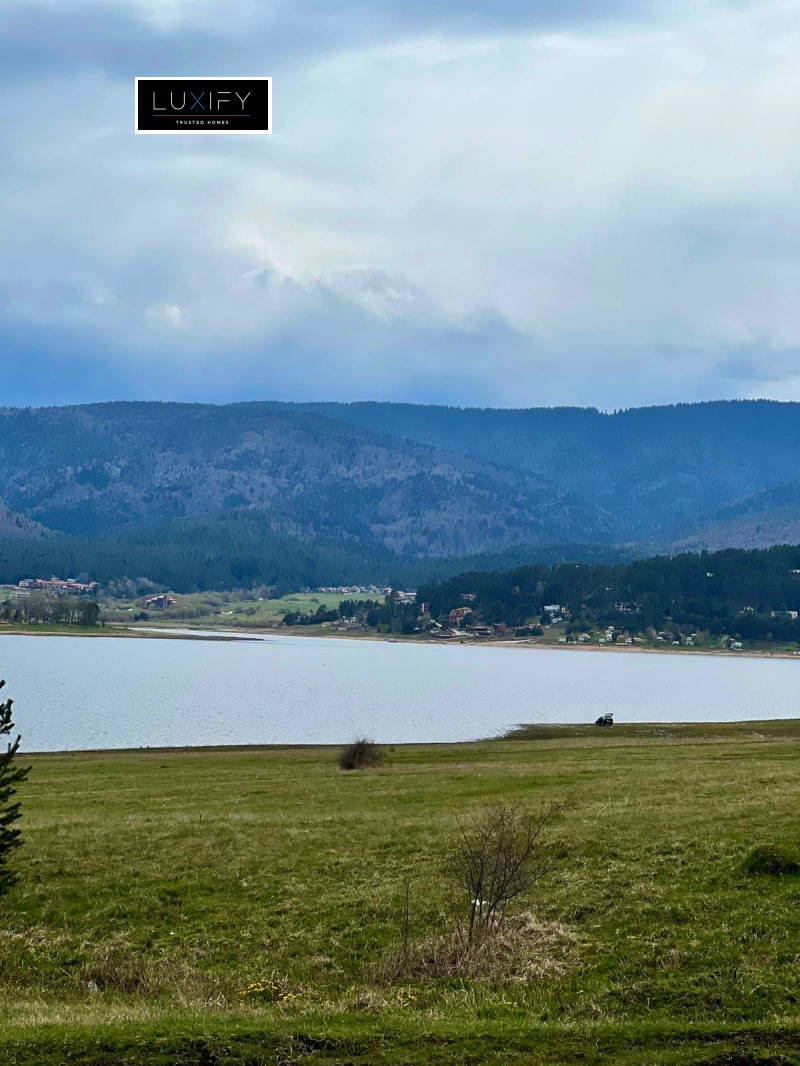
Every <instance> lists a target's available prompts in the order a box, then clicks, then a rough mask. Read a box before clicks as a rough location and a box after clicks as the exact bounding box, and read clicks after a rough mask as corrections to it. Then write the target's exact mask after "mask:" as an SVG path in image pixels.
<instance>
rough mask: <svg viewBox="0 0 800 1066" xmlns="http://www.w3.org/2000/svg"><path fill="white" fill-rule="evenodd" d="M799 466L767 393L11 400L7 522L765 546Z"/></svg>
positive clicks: (426, 538) (448, 552) (399, 547)
mask: <svg viewBox="0 0 800 1066" xmlns="http://www.w3.org/2000/svg"><path fill="white" fill-rule="evenodd" d="M798 469H800V405H798V404H785V403H774V402H771V401H770V402H767V401H735V402H718V403H708V404H684V405H677V406H674V407H658V408H643V409H638V410H628V411H619V412H614V413H613V414H604V413H601V412H599V411H596V410H591V409H579V408H555V409H548V408H533V409H529V410H494V409H460V408H448V407H435V406H414V405H404V404H384V403H367V404H365V403H356V404H282V403H271V402H257V403H245V404H229V405H222V406H216V405H213V404H182V403H106V404H87V405H84V406H77V407H52V408H41V409H11V408H6V409H3V410H0V519H1V520H0V534H2V533H3V531H4V529H5V530H6V531H7V532H8V533H9V534H11V533H19V534H20V535H22V536H29V537H33V536H39V535H42V534H43V532H46V529H47V528H49V529H51V530H56V531H58V532H62V533H66V534H68V535H71V536H95V535H103V536H110V535H116V534H119V533H120V532H122V531H123V530H128V529H131V530H132V529H136V528H139V527H142V526H147V525H151V526H153V525H157V524H158V523H164V522H168V521H171V520H174V519H187V518H188V519H191V518H203V517H206V516H218V515H225V514H227V513H228V512H230V511H234V510H235V511H239V510H244V511H249V512H259V513H262V514H264V515H267V516H269V523H268V528H269V531H270V533H271V534H273V535H276V536H285V537H287V538H290V539H292V540H299V541H303V542H307V543H312V542H318V541H323V540H325V541H331V542H338V543H342V544H347V545H348V546H350V545H352V543H353V542H358V543H360V544H363V545H365V546H367V550H368V551H371V550H372V548H373V546H374V545H379V546H382V547H383V548H386V549H389V550H391V551H393V552H396V553H401V554H402V555H403V556H409V555H410V556H411V557H412V558H417V557H419V558H423V557H446V556H458V555H462V556H465V555H481V554H485V553H487V552H500V551H504V550H506V549H508V548H511V547H513V546H515V545H527V544H542V545H544V544H552V543H559V542H565V541H566V542H568V541H573V542H576V543H587V542H591V543H606V544H632V543H635V544H637V545H639V550H640V552H644V551H647V552H648V553H649V552H652V551H657V550H664V549H671V548H672V547H673V546H675V545H678V546H679V547H680V546H687V547H692V548H701V547H703V546H710V547H724V546H753V547H761V546H766V545H768V544H770V543H780V542H794V541H797V540H800V536H799V535H798V530H800V492H798V489H797V484H798V481H797V473H796V472H797V470H798ZM3 516H5V517H3ZM36 523H39V525H37V524H36ZM43 527H45V528H44V529H43Z"/></svg>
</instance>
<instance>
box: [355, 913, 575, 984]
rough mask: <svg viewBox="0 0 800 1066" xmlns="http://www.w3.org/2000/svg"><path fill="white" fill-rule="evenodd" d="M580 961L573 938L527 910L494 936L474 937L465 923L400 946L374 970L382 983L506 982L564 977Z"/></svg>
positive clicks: (507, 920)
mask: <svg viewBox="0 0 800 1066" xmlns="http://www.w3.org/2000/svg"><path fill="white" fill-rule="evenodd" d="M575 958H576V945H575V938H574V937H573V935H572V934H571V933H570V932H569V931H568V930H567V929H565V928H564V927H563V926H562V925H559V923H558V922H537V921H536V919H535V918H534V917H533V915H531V914H529V913H528V912H527V911H526V912H523V913H522V914H518V915H515V916H514V917H511V918H502V919H499V920H498V921H497V922H496V924H495V926H494V929H493V932H492V935H491V936H483V937H480V938H478V937H473V938H472V939H471V940H470V938H469V932H468V929H467V927H466V926H465V925H459V926H456V927H455V928H454V929H452V930H450V931H449V932H447V933H442V934H439V935H437V936H430V937H428V938H426V939H424V940H420V941H418V942H415V943H412V944H410V945H405V946H398V947H397V948H395V949H394V950H393V951H391V952H390V953H389V954H388V955H387V956H386V957H385V958H384V959H382V960H381V962H380V963H379V964H378V965H377V966H375V967H374V969H373V970H372V972H371V974H370V977H371V978H372V980H374V981H375V982H376V983H378V984H395V983H397V982H398V981H401V982H402V981H416V980H436V979H441V978H463V979H464V980H471V981H486V982H490V983H498V984H499V983H503V982H507V981H519V982H524V981H532V980H535V979H538V978H542V977H546V976H549V975H557V974H560V973H563V972H564V971H565V970H566V969H568V968H569V966H570V964H571V963H572V962H573V961H574V959H575Z"/></svg>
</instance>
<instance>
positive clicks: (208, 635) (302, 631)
mask: <svg viewBox="0 0 800 1066" xmlns="http://www.w3.org/2000/svg"><path fill="white" fill-rule="evenodd" d="M308 628H310V627H305V626H303V627H300V626H298V627H291V628H288V629H272V628H270V629H266V628H262V629H259V628H248V627H245V626H242V627H236V628H235V629H233V628H231V629H224V628H220V629H218V630H213V631H211V630H208V629H207V628H206V627H205V626H200V625H197V626H195V625H192V623H191V622H187V623H183V622H181V623H176V624H175V625H170V624H168V623H165V624H162V625H158V624H157V623H149V624H148V625H147V626H146V627H145V626H141V627H139V626H136V625H125V624H123V623H110V624H108V625H107V626H103V627H102V628H101V627H92V628H84V627H79V626H64V627H63V628H61V629H56V628H44V627H43V628H34V627H31V628H27V627H24V626H19V625H16V626H12V625H9V626H6V625H0V637H2V636H3V635H7V636H26V637H27V636H33V637H127V638H136V639H147V638H150V639H153V640H207V641H237V640H238V641H248V640H250V641H252V640H253V638H254V637H257V638H258V637H260V638H262V639H264V640H269V639H283V638H286V637H299V638H301V639H306V638H309V637H316V638H318V639H324V640H353V641H365V642H366V641H369V642H373V643H384V644H416V645H419V646H421V645H425V646H427V647H430V646H432V645H441V646H443V647H462V648H463V647H472V648H522V649H530V650H544V651H566V652H569V651H592V652H603V653H612V654H615V653H616V654H619V653H623V654H627V653H633V654H636V653H639V654H641V653H645V654H651V655H706V656H726V657H728V658H733V659H741V658H751V659H798V658H800V649H798V651H787V650H785V649H784V650H782V651H769V650H768V649H766V648H741V649H739V650H733V649H731V648H700V647H695V648H686V647H680V648H676V647H673V646H672V645H670V646H668V647H665V646H660V645H647V646H643V645H641V644H638V645H637V644H633V645H630V644H606V645H603V646H602V647H601V646H599V645H597V644H578V643H574V644H559V643H550V642H547V641H544V642H542V641H537V640H535V639H531V638H529V637H522V638H519V639H518V640H513V639H503V640H487V639H485V638H484V639H481V638H471V639H470V638H464V639H455V640H437V639H436V638H433V637H428V638H423V639H421V638H420V637H416V636H410V635H404V634H396V635H392V636H386V635H384V634H381V633H348V632H346V631H345V632H339V631H335V632H334V631H331V630H314V631H313V632H308ZM193 630H194V631H195V632H192V631H193Z"/></svg>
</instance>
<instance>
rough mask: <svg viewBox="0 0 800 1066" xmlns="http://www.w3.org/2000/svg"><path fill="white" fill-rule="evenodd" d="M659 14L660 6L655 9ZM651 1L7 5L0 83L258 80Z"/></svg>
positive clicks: (640, 12)
mask: <svg viewBox="0 0 800 1066" xmlns="http://www.w3.org/2000/svg"><path fill="white" fill-rule="evenodd" d="M660 10H661V12H662V13H663V12H664V10H665V8H664V5H662V6H661V8H660ZM658 11H659V6H658V5H656V4H654V3H653V2H652V0H564V2H558V0H547V2H542V0H539V2H535V3H525V2H522V0H495V2H494V3H486V2H482V0H466V2H464V0H462V2H442V0H433V2H426V0H412V2H409V3H402V2H400V0H391V2H390V0H382V2H380V0H378V2H370V0H365V2H363V3H349V4H338V5H336V6H334V5H332V4H330V3H328V2H323V0H306V2H303V0H298V2H295V3H293V2H291V0H287V2H284V3H281V4H277V5H275V4H269V5H268V4H264V5H262V6H261V7H258V6H254V8H253V10H252V14H250V15H249V16H248V17H247V18H246V19H245V18H237V17H236V16H235V12H232V11H231V10H230V9H228V8H224V7H220V8H217V9H215V8H209V7H207V6H206V5H204V4H202V3H198V4H195V5H187V6H186V7H185V8H181V9H178V15H177V16H176V18H175V21H169V22H165V21H164V20H154V19H153V18H152V17H149V18H147V17H145V15H144V13H143V11H142V10H141V9H138V8H136V7H135V6H128V7H127V8H126V7H124V6H123V5H121V4H119V5H112V4H109V3H97V2H89V3H85V4H84V3H78V4H69V3H68V2H64V3H60V4H57V5H56V4H49V3H48V4H38V3H36V2H33V3H28V2H16V3H15V2H13V0H12V2H10V3H8V4H7V5H6V6H5V8H4V12H3V13H1V14H0V79H2V80H3V81H5V82H14V83H16V84H20V83H21V82H23V81H25V80H26V79H29V78H35V77H39V76H41V75H42V74H44V75H47V76H48V77H53V76H58V75H63V74H64V73H65V72H76V71H80V72H82V73H88V72H102V73H103V74H105V75H107V76H109V77H112V78H125V77H133V76H135V75H142V74H158V75H162V74H163V75H168V74H172V73H175V72H181V73H191V74H204V75H215V74H223V73H224V74H230V73H231V72H232V71H235V72H236V73H243V74H257V73H261V72H263V71H264V70H266V69H268V70H269V71H270V72H275V71H278V70H282V69H284V68H286V67H288V66H291V65H292V64H294V63H296V62H298V61H299V60H301V59H302V58H304V57H311V56H318V55H321V54H324V53H326V52H329V51H332V50H342V49H345V50H346V49H352V48H359V47H365V46H367V45H370V44H379V43H382V42H386V41H390V40H395V39H397V38H398V37H402V36H404V35H417V34H444V35H459V36H465V35H473V34H486V33H508V32H512V31H514V32H515V31H520V30H525V29H530V30H534V29H536V30H540V31H541V30H545V31H556V30H565V29H575V28H579V27H597V26H598V25H603V24H607V23H614V22H621V21H639V22H640V21H649V20H650V19H652V18H653V17H654V15H655V13H656V12H658Z"/></svg>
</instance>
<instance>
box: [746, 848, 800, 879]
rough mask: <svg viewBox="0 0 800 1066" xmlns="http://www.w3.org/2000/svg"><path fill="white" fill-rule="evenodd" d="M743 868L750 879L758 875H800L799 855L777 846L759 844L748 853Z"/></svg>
mask: <svg viewBox="0 0 800 1066" xmlns="http://www.w3.org/2000/svg"><path fill="white" fill-rule="evenodd" d="M742 866H743V869H744V872H745V873H746V874H748V875H749V876H750V877H754V876H756V875H758V874H771V875H772V876H773V877H776V876H780V875H781V874H795V875H796V874H800V860H798V856H797V853H796V852H791V851H789V850H788V849H787V848H781V847H779V846H778V845H776V844H758V845H757V846H756V847H754V848H753V849H752V850H751V851H749V852H748V853H747V855H746V856H745V860H744V863H743V864H742Z"/></svg>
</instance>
